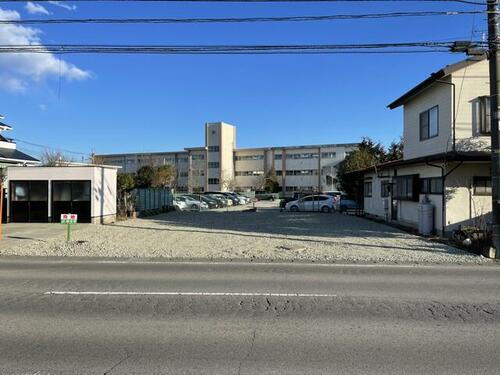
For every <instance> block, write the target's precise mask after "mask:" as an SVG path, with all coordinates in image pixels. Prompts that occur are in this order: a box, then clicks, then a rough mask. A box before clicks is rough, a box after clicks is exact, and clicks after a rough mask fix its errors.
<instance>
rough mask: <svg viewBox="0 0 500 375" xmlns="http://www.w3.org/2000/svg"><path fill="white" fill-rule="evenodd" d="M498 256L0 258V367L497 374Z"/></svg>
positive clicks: (9, 370) (1, 370)
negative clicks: (376, 260) (414, 260)
mask: <svg viewBox="0 0 500 375" xmlns="http://www.w3.org/2000/svg"><path fill="white" fill-rule="evenodd" d="M499 347H500V268H499V267H498V266H428V267H413V266H368V265H304V264H296V265H293V264H291V265H278V264H231V263H229V264H228V263H225V264H221V263H129V262H123V263H113V262H98V261H78V262H75V261H72V262H70V261H65V260H54V261H39V260H12V259H5V258H4V259H0V374H40V375H42V374H269V373H270V374H335V373H337V374H498V372H499V367H500V354H499V352H498V348H499Z"/></svg>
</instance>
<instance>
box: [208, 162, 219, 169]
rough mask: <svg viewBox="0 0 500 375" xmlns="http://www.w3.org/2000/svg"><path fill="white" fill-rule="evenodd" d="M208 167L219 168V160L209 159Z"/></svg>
mask: <svg viewBox="0 0 500 375" xmlns="http://www.w3.org/2000/svg"><path fill="white" fill-rule="evenodd" d="M208 168H219V162H218V161H209V162H208Z"/></svg>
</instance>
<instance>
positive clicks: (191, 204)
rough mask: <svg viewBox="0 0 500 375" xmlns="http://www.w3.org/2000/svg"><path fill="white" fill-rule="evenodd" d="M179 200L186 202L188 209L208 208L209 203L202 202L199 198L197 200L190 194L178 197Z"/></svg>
mask: <svg viewBox="0 0 500 375" xmlns="http://www.w3.org/2000/svg"><path fill="white" fill-rule="evenodd" d="M176 199H177V200H179V201H181V202H184V203H186V206H187V209H189V210H193V211H194V210H208V204H206V203H205V202H203V201H202V202H200V201H199V200H195V199H193V198H191V197H189V196H186V195H181V196H178V197H176Z"/></svg>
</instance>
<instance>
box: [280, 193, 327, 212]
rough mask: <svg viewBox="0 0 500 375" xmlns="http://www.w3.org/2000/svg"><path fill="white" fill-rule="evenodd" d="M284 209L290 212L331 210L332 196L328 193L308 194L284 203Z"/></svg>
mask: <svg viewBox="0 0 500 375" xmlns="http://www.w3.org/2000/svg"><path fill="white" fill-rule="evenodd" d="M285 210H287V211H291V212H297V211H321V212H332V211H334V210H335V208H334V198H333V197H332V196H330V195H325V194H318V195H308V196H307V197H303V198H300V199H297V200H296V201H291V202H288V203H287V204H286V205H285Z"/></svg>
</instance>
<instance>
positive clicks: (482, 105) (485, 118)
mask: <svg viewBox="0 0 500 375" xmlns="http://www.w3.org/2000/svg"><path fill="white" fill-rule="evenodd" d="M477 131H478V133H479V134H485V135H487V134H491V122H490V97H489V96H481V97H479V100H478V113H477Z"/></svg>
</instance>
